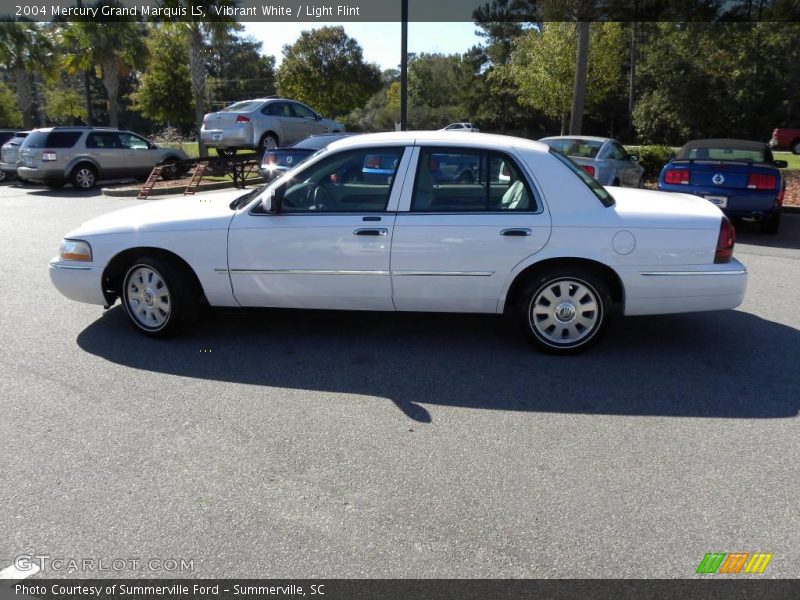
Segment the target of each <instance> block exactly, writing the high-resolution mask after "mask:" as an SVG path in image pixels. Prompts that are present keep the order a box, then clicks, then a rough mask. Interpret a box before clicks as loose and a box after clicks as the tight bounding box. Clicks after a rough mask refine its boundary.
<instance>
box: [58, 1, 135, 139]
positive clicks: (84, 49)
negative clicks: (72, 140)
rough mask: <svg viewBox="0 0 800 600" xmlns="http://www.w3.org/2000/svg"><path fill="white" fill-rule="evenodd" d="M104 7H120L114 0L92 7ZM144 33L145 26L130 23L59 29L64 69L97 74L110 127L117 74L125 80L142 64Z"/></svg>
mask: <svg viewBox="0 0 800 600" xmlns="http://www.w3.org/2000/svg"><path fill="white" fill-rule="evenodd" d="M103 5H107V6H121V5H120V4H119V3H118V2H117V1H116V0H100V1H99V2H97V4H96V5H95V6H98V7H101V6H103ZM117 18H118V17H117ZM144 33H145V30H144V25H142V24H141V23H137V22H135V21H132V20H126V21H114V22H113V23H105V22H97V21H88V20H87V21H75V22H73V23H70V24H69V25H68V26H66V27H64V28H63V30H62V42H63V44H64V46H65V48H67V53H66V54H65V56H64V59H63V66H64V67H65V68H66V70H67V72H69V73H70V74H76V73H80V72H85V71H86V70H87V69H91V68H94V69H95V70H96V71H97V73H98V76H99V77H100V78H101V79H102V81H103V87H104V88H105V90H106V96H107V97H108V121H109V125H110V126H111V127H119V81H120V75H122V76H123V77H127V76H128V75H129V74H130V72H131V70H133V69H137V68H141V67H143V66H144V64H145V61H146V56H147V48H146V46H145V44H144V41H143V38H144ZM88 103H89V99H88V98H87V104H88Z"/></svg>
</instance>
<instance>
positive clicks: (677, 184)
mask: <svg viewBox="0 0 800 600" xmlns="http://www.w3.org/2000/svg"><path fill="white" fill-rule="evenodd" d="M786 166H787V163H786V161H783V160H775V159H774V158H773V157H772V152H771V151H770V149H769V147H768V146H767V144H763V143H761V142H747V141H744V140H695V141H692V142H689V143H688V144H686V145H685V146H683V148H681V149H680V150H679V151H678V155H677V156H676V157H675V158H674V159H672V160H671V161H670V162H669V163H667V164H666V165H664V168H663V169H661V175H659V177H658V189H660V190H664V191H667V192H683V193H686V194H695V195H696V196H702V197H704V198H706V199H707V200H708V201H709V202H713V203H714V204H716V205H717V206H719V208H720V209H721V210H722V212H724V213H725V214H726V215H727V216H728V217H730V218H732V219H736V218H739V219H747V220H751V221H756V222H758V223H759V226H760V228H761V231H762V232H763V233H770V234H775V233H778V229H779V227H780V219H781V207H782V205H783V194H784V192H785V191H786V181H785V179H784V178H783V176H782V175H781V172H780V169H781V168H785V167H786Z"/></svg>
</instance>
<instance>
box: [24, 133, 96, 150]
mask: <svg viewBox="0 0 800 600" xmlns="http://www.w3.org/2000/svg"><path fill="white" fill-rule="evenodd" d="M81 135H82V132H80V131H51V132H49V133H48V132H45V131H34V132H33V133H31V134H30V135H28V137H26V138H25V141H24V143H23V145H24V146H25V147H26V148H72V147H73V146H74V145H75V142H77V141H78V140H79V139H80V137H81Z"/></svg>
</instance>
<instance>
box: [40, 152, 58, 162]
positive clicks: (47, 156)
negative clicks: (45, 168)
mask: <svg viewBox="0 0 800 600" xmlns="http://www.w3.org/2000/svg"><path fill="white" fill-rule="evenodd" d="M54 160H58V156H56V153H55V152H53V151H52V150H45V151H44V152H42V161H44V162H52V161H54Z"/></svg>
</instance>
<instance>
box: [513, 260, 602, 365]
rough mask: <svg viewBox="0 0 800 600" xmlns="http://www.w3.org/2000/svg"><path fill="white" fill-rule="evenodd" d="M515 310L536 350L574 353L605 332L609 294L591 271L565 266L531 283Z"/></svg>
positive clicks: (545, 273) (521, 295)
mask: <svg viewBox="0 0 800 600" xmlns="http://www.w3.org/2000/svg"><path fill="white" fill-rule="evenodd" d="M546 296H549V297H550V298H552V299H553V301H551V300H549V299H548V298H547V297H546ZM559 300H561V301H560V302H559ZM592 308H594V310H592ZM517 310H518V313H519V317H520V321H521V324H522V325H523V327H524V328H525V330H526V332H527V334H528V337H529V339H530V340H531V341H532V342H533V343H534V345H535V346H536V347H537V348H538V349H539V350H542V351H544V352H547V353H549V354H576V353H578V352H582V351H583V350H586V349H587V348H589V347H590V346H591V345H592V344H594V343H596V342H597V340H599V339H600V337H601V336H602V334H603V332H604V331H605V329H606V326H607V324H608V321H609V318H610V316H611V295H610V293H609V291H608V285H607V284H606V282H605V281H603V279H601V278H600V277H598V276H597V275H595V274H594V273H593V272H591V271H590V270H587V269H583V268H580V267H576V268H569V267H564V268H560V269H557V270H550V271H547V272H543V273H541V274H539V275H537V276H536V277H535V278H534V279H533V280H531V281H530V282H529V283H528V285H526V286H525V287H524V288H523V290H522V293H521V294H520V296H519V298H518V301H517ZM565 333H566V335H565ZM570 338H571V339H570Z"/></svg>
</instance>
